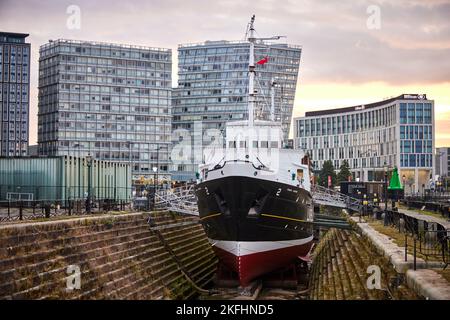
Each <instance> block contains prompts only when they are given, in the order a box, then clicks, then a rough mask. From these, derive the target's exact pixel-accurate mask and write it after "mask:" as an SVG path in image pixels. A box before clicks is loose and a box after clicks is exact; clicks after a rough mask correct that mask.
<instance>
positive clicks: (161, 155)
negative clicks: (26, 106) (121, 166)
mask: <svg viewBox="0 0 450 320" xmlns="http://www.w3.org/2000/svg"><path fill="white" fill-rule="evenodd" d="M171 55H172V54H171V50H170V49H160V48H149V47H140V46H129V45H119V44H112V43H97V42H88V41H74V40H56V41H50V42H49V43H47V44H45V45H43V46H41V48H40V59H39V113H38V143H39V154H41V155H50V156H59V155H74V156H87V155H88V154H90V155H91V156H93V157H94V158H96V159H101V160H109V161H118V162H127V163H129V164H131V166H132V172H133V181H134V184H139V183H140V184H147V183H149V181H148V180H151V179H152V178H153V176H154V174H155V173H154V171H153V168H156V167H158V168H159V170H158V174H159V177H158V178H159V179H161V180H162V179H169V178H170V174H169V171H168V161H169V149H170V144H171V142H170V133H171V64H172V63H171V60H172V59H171V58H172V56H171Z"/></svg>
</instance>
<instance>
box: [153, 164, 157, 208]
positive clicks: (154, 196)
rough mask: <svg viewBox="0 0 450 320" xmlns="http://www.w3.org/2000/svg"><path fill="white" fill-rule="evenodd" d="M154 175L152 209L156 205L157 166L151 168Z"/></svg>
mask: <svg viewBox="0 0 450 320" xmlns="http://www.w3.org/2000/svg"><path fill="white" fill-rule="evenodd" d="M152 170H153V172H154V175H153V210H155V206H156V177H157V174H158V167H153V168H152Z"/></svg>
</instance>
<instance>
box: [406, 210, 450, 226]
mask: <svg viewBox="0 0 450 320" xmlns="http://www.w3.org/2000/svg"><path fill="white" fill-rule="evenodd" d="M398 212H400V213H403V214H406V215H407V216H410V217H413V218H416V219H419V220H424V221H426V222H431V223H438V224H440V225H442V226H443V227H444V228H445V229H447V230H450V221H448V220H446V219H445V218H443V217H442V218H438V217H433V216H430V215H427V214H423V213H420V211H417V210H409V209H400V208H399V209H398Z"/></svg>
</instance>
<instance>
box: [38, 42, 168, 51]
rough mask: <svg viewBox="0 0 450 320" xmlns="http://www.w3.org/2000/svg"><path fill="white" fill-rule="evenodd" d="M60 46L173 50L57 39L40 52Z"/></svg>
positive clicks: (41, 48)
mask: <svg viewBox="0 0 450 320" xmlns="http://www.w3.org/2000/svg"><path fill="white" fill-rule="evenodd" d="M59 44H73V45H79V46H81V45H89V46H100V47H105V48H106V47H107V48H121V49H137V50H149V51H159V52H167V53H169V52H171V51H172V50H171V49H167V48H157V47H145V46H138V45H130V44H120V43H109V42H97V41H87V40H70V39H57V40H49V42H47V43H45V44H43V45H42V46H41V47H40V49H39V50H44V49H47V48H48V47H52V46H54V45H59Z"/></svg>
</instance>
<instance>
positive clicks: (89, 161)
mask: <svg viewBox="0 0 450 320" xmlns="http://www.w3.org/2000/svg"><path fill="white" fill-rule="evenodd" d="M86 163H87V166H88V194H87V199H86V211H87V213H91V197H92V194H91V175H92V174H91V173H92V172H91V168H92V156H91V154H90V153H89V154H88V155H87V157H86Z"/></svg>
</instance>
